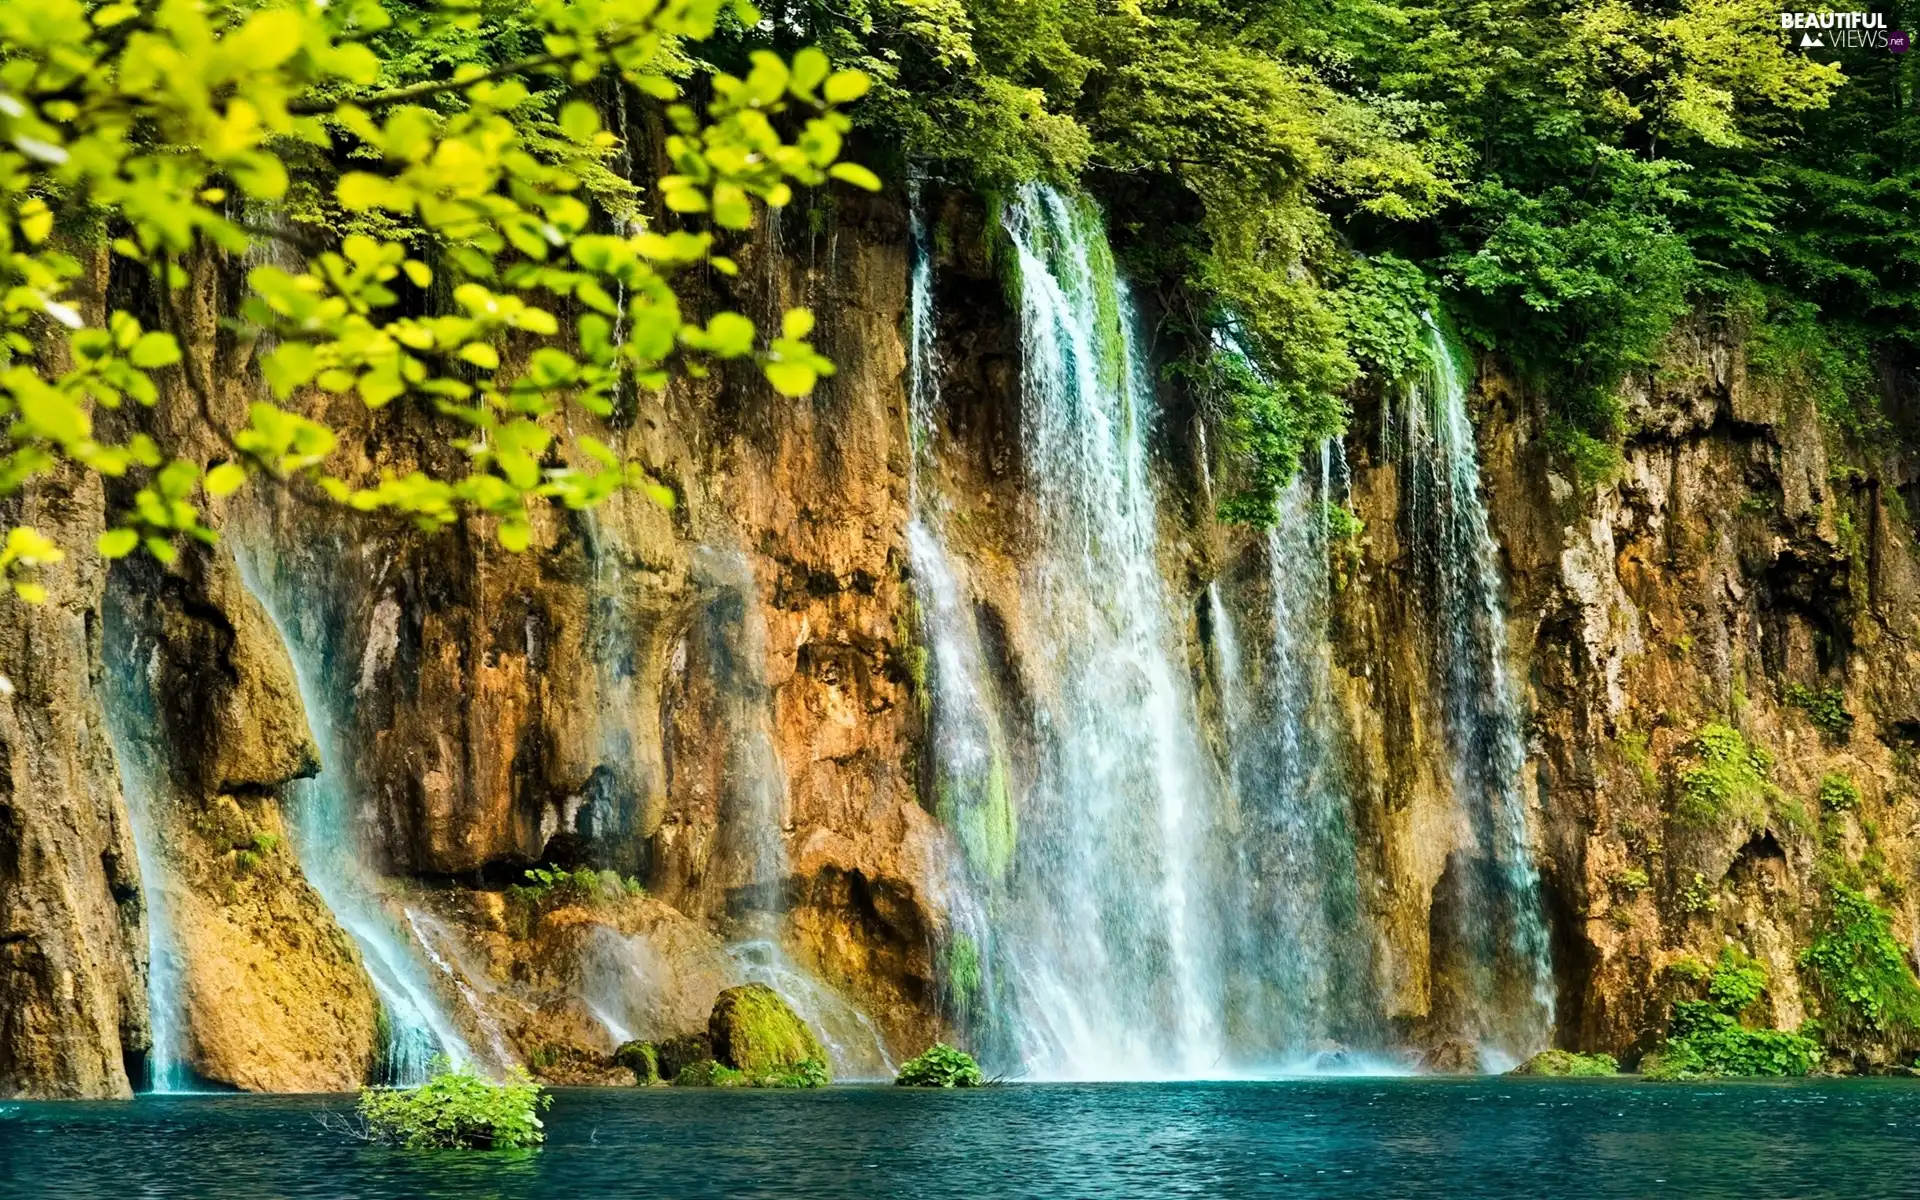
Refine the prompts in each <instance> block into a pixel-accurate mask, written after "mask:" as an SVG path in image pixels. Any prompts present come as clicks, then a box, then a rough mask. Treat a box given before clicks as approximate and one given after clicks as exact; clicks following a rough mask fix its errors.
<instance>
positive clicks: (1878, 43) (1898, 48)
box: [1780, 12, 1908, 54]
mask: <svg viewBox="0 0 1920 1200" xmlns="http://www.w3.org/2000/svg"><path fill="white" fill-rule="evenodd" d="M1780 28H1782V29H1784V30H1787V31H1788V32H1789V34H1790V35H1791V34H1794V33H1797V34H1799V38H1800V40H1799V46H1800V48H1801V49H1802V50H1891V51H1892V52H1893V53H1895V54H1905V53H1906V52H1907V45H1908V42H1907V35H1906V33H1905V32H1903V31H1901V30H1898V29H1892V30H1890V29H1888V28H1887V14H1885V13H1877V12H1783V13H1781V14H1780Z"/></svg>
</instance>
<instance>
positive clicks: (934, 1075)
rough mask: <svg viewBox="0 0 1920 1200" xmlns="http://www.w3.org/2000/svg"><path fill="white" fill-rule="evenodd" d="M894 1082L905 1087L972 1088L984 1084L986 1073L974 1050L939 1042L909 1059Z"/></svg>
mask: <svg viewBox="0 0 1920 1200" xmlns="http://www.w3.org/2000/svg"><path fill="white" fill-rule="evenodd" d="M894 1082H895V1083H897V1084H899V1085H900V1086H901V1087H919V1088H956V1087H960V1088H968V1087H979V1086H980V1085H981V1084H984V1083H985V1082H986V1077H985V1076H983V1075H981V1074H980V1064H978V1063H976V1062H974V1061H973V1056H972V1055H971V1054H968V1053H967V1052H966V1051H965V1050H959V1049H956V1048H954V1047H952V1046H949V1045H947V1044H946V1043H945V1042H935V1043H934V1044H933V1045H931V1046H929V1047H927V1049H926V1050H925V1051H924V1052H922V1053H921V1055H920V1056H919V1057H918V1058H912V1059H908V1060H907V1062H906V1063H905V1064H904V1065H902V1066H901V1068H900V1077H899V1078H897V1079H895V1080H894Z"/></svg>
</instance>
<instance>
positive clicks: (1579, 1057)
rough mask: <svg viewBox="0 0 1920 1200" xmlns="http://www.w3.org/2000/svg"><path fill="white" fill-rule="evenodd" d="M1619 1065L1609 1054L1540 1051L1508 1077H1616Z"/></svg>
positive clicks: (1509, 1072)
mask: <svg viewBox="0 0 1920 1200" xmlns="http://www.w3.org/2000/svg"><path fill="white" fill-rule="evenodd" d="M1619 1073H1620V1064H1619V1063H1618V1062H1615V1061H1614V1058H1613V1055H1611V1054H1579V1053H1576V1052H1574V1051H1572V1050H1542V1051H1541V1052H1540V1053H1538V1054H1536V1055H1534V1056H1533V1057H1532V1058H1530V1059H1528V1060H1527V1061H1525V1062H1523V1063H1521V1064H1520V1065H1519V1066H1517V1067H1515V1068H1514V1069H1513V1070H1511V1071H1508V1072H1507V1074H1509V1075H1552V1076H1566V1077H1569V1078H1585V1077H1592V1076H1600V1075H1618V1074H1619Z"/></svg>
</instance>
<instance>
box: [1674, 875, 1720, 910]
mask: <svg viewBox="0 0 1920 1200" xmlns="http://www.w3.org/2000/svg"><path fill="white" fill-rule="evenodd" d="M1679 900H1680V911H1681V912H1684V913H1710V912H1719V911H1720V895H1719V893H1718V892H1717V891H1716V890H1715V888H1714V886H1713V885H1712V884H1711V883H1708V882H1707V877H1706V876H1705V875H1702V874H1701V873H1700V872H1698V871H1695V872H1694V873H1693V882H1692V883H1690V884H1688V885H1687V886H1686V887H1684V888H1681V889H1680V896H1679Z"/></svg>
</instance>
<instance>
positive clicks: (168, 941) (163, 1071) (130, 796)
mask: <svg viewBox="0 0 1920 1200" xmlns="http://www.w3.org/2000/svg"><path fill="white" fill-rule="evenodd" d="M101 642H102V657H103V658H104V660H105V666H106V671H105V684H106V686H105V688H104V694H103V696H102V706H101V707H102V710H103V711H104V713H105V715H106V723H107V737H108V739H109V740H110V741H111V742H112V743H113V756H114V760H115V762H116V764H117V765H118V767H119V771H120V789H121V792H122V794H123V795H124V796H125V798H126V802H127V817H128V819H129V821H131V822H132V825H133V847H134V853H135V855H136V856H137V857H138V858H139V860H140V891H141V898H142V899H143V900H144V901H145V903H146V909H147V1021H148V1026H149V1028H150V1030H151V1032H152V1038H153V1044H152V1046H151V1047H150V1048H149V1050H148V1051H147V1086H148V1088H149V1089H151V1090H152V1091H155V1092H177V1091H182V1090H184V1089H186V1088H189V1087H191V1086H192V1078H191V1073H190V1072H189V1071H188V1069H187V1066H186V1053H185V1030H184V1029H183V1028H182V1024H183V1020H184V1015H185V1010H184V1004H185V1000H184V997H183V996H182V995H181V981H180V960H179V956H178V952H177V950H176V943H175V940H174V933H173V914H172V910H171V906H170V905H169V904H168V901H167V878H168V874H169V872H168V869H167V864H166V856H165V854H164V852H163V848H162V846H161V844H160V834H159V824H158V816H159V814H158V813H157V811H156V805H158V804H160V803H161V802H162V800H163V798H164V797H165V795H166V794H167V784H166V778H167V776H166V770H165V767H164V763H165V761H166V760H165V758H164V754H165V750H164V748H163V747H161V746H158V745H156V744H155V743H154V741H153V739H154V738H155V737H156V736H158V735H159V733H160V731H161V730H162V728H163V725H162V724H161V721H160V712H159V706H158V704H157V703H156V698H155V696H154V679H153V673H154V669H155V668H154V666H153V661H154V655H155V654H157V653H158V648H157V647H156V646H155V645H154V644H153V643H152V642H151V641H149V640H147V639H146V638H144V637H142V635H141V634H139V633H138V632H137V631H136V630H135V629H134V628H132V623H131V622H130V621H129V619H128V614H127V612H126V611H125V609H124V608H123V607H122V605H121V603H120V592H119V589H117V588H112V587H110V588H108V589H107V597H106V604H105V611H104V621H103V628H102V638H101Z"/></svg>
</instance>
